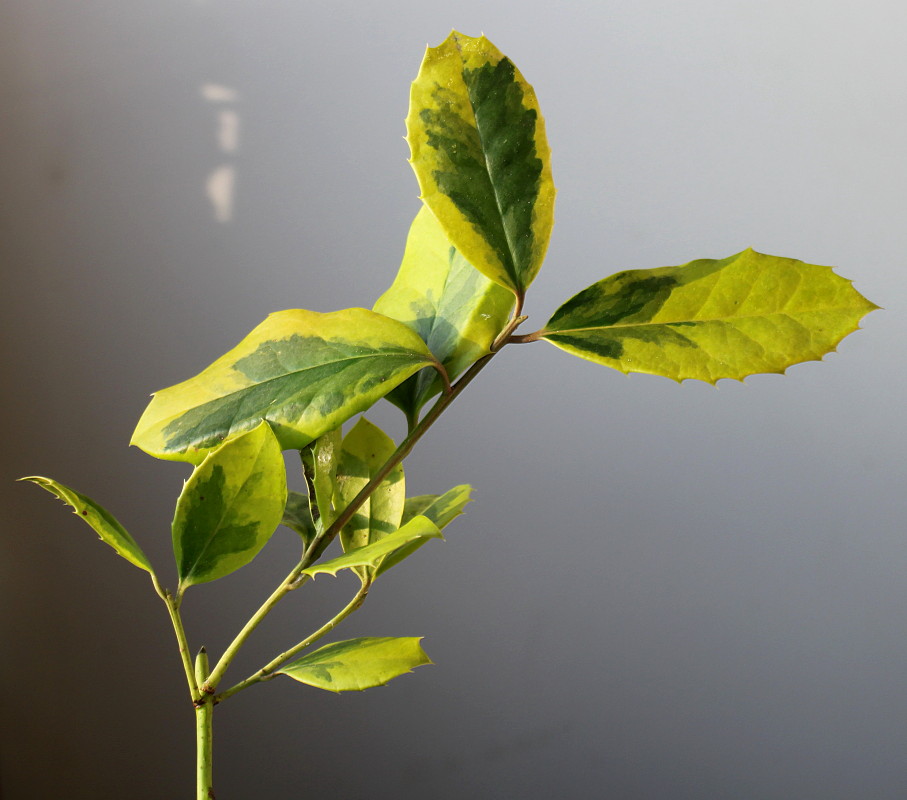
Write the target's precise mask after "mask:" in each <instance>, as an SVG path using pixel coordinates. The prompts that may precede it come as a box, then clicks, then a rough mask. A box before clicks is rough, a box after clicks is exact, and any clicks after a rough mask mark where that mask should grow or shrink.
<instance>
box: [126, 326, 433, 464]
mask: <svg viewBox="0 0 907 800" xmlns="http://www.w3.org/2000/svg"><path fill="white" fill-rule="evenodd" d="M436 363H437V362H436V361H435V359H434V357H433V356H432V355H431V352H430V351H429V350H428V348H427V347H426V345H425V342H423V341H422V340H421V339H420V338H419V336H418V335H417V334H415V333H414V332H413V331H412V330H410V329H409V328H408V327H406V325H403V324H402V323H400V322H398V321H397V320H394V319H390V318H389V317H385V316H383V315H381V314H376V313H375V312H374V311H368V310H366V309H364V308H351V309H346V310H345V311H335V312H331V313H328V314H319V313H317V312H314V311H303V310H299V309H297V310H292V311H279V312H277V313H275V314H271V315H270V316H269V317H268V318H267V319H266V320H265V321H264V322H263V323H261V325H259V326H258V327H257V328H255V329H254V330H253V331H252V332H251V333H250V334H249V335H248V336H247V337H246V338H245V339H243V340H242V341H241V342H240V343H239V344H238V345H237V346H236V347H234V348H233V349H232V350H230V351H229V352H228V353H227V354H226V355H224V356H222V357H221V358H219V359H218V360H217V361H215V362H214V363H213V364H212V365H211V366H209V367H208V368H207V369H205V370H204V371H202V372H201V373H199V374H198V375H196V376H195V377H194V378H190V379H189V380H188V381H185V382H183V383H180V384H177V385H176V386H172V387H170V388H169V389H164V390H163V391H160V392H156V393H155V395H154V398H153V399H152V401H151V403H150V404H149V405H148V407H147V408H146V409H145V413H144V414H143V415H142V418H141V419H140V420H139V423H138V426H137V427H136V429H135V433H133V435H132V442H131V443H132V444H135V445H137V446H138V447H140V448H142V449H143V450H144V451H145V452H146V453H149V454H151V455H153V456H157V457H158V458H165V459H172V460H176V461H190V462H192V463H195V464H197V463H199V462H201V460H202V459H203V458H204V457H205V455H206V454H207V453H208V452H209V451H210V450H212V449H213V448H215V447H217V446H218V445H220V444H222V443H223V442H224V441H226V440H227V439H229V438H231V437H233V436H236V435H237V434H239V433H243V432H244V431H248V430H251V429H252V428H254V427H256V426H257V425H258V424H259V423H260V422H261V421H262V420H267V421H268V422H269V423H270V424H271V427H272V428H273V430H274V432H275V434H276V435H277V439H278V441H279V442H280V446H281V447H282V448H283V449H285V450H286V449H299V448H302V447H303V446H305V445H306V444H308V443H309V442H311V441H312V440H313V439H315V438H317V437H319V436H321V435H322V434H323V433H327V432H328V431H330V430H333V429H334V428H338V427H340V425H341V424H342V423H343V422H344V421H346V420H347V419H349V418H350V417H352V416H353V415H355V414H357V413H359V412H360V411H364V410H365V409H366V408H368V407H369V406H371V405H372V404H373V403H374V402H375V401H376V400H378V399H380V398H381V397H383V396H384V395H385V394H387V393H388V392H389V391H390V390H391V389H393V388H394V387H395V386H397V385H398V384H400V383H402V382H403V381H404V380H406V379H407V378H408V377H409V376H410V375H413V374H414V373H416V372H418V371H419V370H420V369H422V368H424V367H426V366H435V365H436Z"/></svg>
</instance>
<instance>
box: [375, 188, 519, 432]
mask: <svg viewBox="0 0 907 800" xmlns="http://www.w3.org/2000/svg"><path fill="white" fill-rule="evenodd" d="M513 303H514V296H513V294H512V293H511V292H509V291H507V289H504V288H503V287H501V286H498V284H496V283H494V282H492V281H490V280H489V279H488V278H486V277H485V276H484V275H482V273H480V272H479V271H478V270H476V269H475V267H473V266H472V265H471V264H470V263H469V262H468V261H467V260H466V259H465V258H463V256H462V255H460V253H459V252H458V251H457V250H456V248H454V247H453V246H451V244H450V242H449V241H448V239H447V236H446V235H445V233H444V230H443V229H442V228H441V226H440V225H439V224H438V221H437V219H435V216H434V214H432V213H431V211H430V210H429V209H428V208H427V207H426V206H422V208H421V210H420V211H419V213H418V214H416V218H415V219H414V220H413V224H412V227H411V228H410V230H409V236H408V237H407V239H406V250H405V251H404V254H403V262H402V263H401V265H400V270H399V272H398V273H397V277H396V279H395V280H394V283H393V285H392V286H391V287H390V289H388V290H387V291H386V292H385V293H384V294H383V295H381V297H380V298H378V302H376V303H375V311H378V312H379V313H381V314H385V315H386V316H388V317H393V318H394V319H397V320H400V321H401V322H403V323H404V324H405V325H407V326H409V327H410V328H412V329H413V330H414V331H415V332H416V333H418V334H419V336H420V337H422V340H423V341H424V342H425V343H426V344H427V345H428V348H429V350H431V352H432V353H433V354H434V356H435V358H437V359H438V361H440V362H441V363H442V364H443V366H444V368H445V369H446V370H447V375H448V377H449V379H450V380H453V379H454V378H456V377H457V376H458V375H460V374H461V373H462V372H463V371H464V370H465V369H466V368H467V367H469V366H470V365H471V364H473V363H474V362H476V361H478V360H479V359H480V358H481V357H482V356H484V355H486V354H487V353H488V352H489V351H490V347H491V344H492V342H493V341H494V339H495V337H496V336H497V335H498V334H499V333H500V332H501V331H502V330H503V328H504V327H505V326H506V324H507V321H508V319H509V317H510V312H511V309H512V308H513ZM443 388H444V385H443V382H442V380H441V376H440V375H439V373H438V371H437V370H422V371H421V372H417V373H416V374H415V375H413V376H412V377H411V378H407V380H406V381H404V382H403V383H402V384H400V386H398V387H397V388H396V389H394V390H393V391H392V392H391V393H390V394H388V395H387V399H388V400H390V401H392V402H393V403H395V404H396V405H398V406H399V407H400V408H401V409H402V410H403V411H404V413H406V414H407V415H409V416H415V415H417V414H418V412H419V410H420V409H421V408H422V406H423V405H424V404H425V402H426V401H427V400H429V399H430V398H431V397H432V396H434V395H436V394H438V393H439V392H440V391H441V390H442V389H443Z"/></svg>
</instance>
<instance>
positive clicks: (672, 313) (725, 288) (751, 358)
mask: <svg viewBox="0 0 907 800" xmlns="http://www.w3.org/2000/svg"><path fill="white" fill-rule="evenodd" d="M875 308H878V306H876V305H875V304H874V303H871V302H870V301H868V300H867V299H866V298H865V297H863V296H862V295H861V294H860V293H859V292H857V291H856V290H855V289H854V288H853V286H852V285H851V283H850V281H848V280H845V279H844V278H841V277H839V276H837V275H835V273H834V272H832V270H831V269H830V268H829V267H820V266H816V265H814V264H805V263H803V262H802V261H796V260H794V259H791V258H780V257H777V256H767V255H763V254H761V253H756V252H754V251H753V250H746V251H744V252H742V253H738V254H737V255H734V256H731V257H730V258H725V259H723V260H721V261H714V260H711V259H702V260H700V261H692V262H690V263H689V264H686V265H684V266H680V267H661V268H658V269H648V270H630V271H628V272H619V273H617V274H616V275H612V276H611V277H610V278H605V279H604V280H602V281H599V282H598V283H595V284H593V285H592V286H590V287H589V288H587V289H584V290H583V291H582V292H580V293H579V294H577V295H576V296H575V297H573V298H572V299H570V300H568V301H567V302H566V303H564V305H562V306H561V307H560V308H559V309H558V310H557V311H556V312H555V313H554V316H552V317H551V319H550V320H549V321H548V324H547V325H546V326H545V328H544V329H542V331H540V332H539V336H540V337H541V338H544V339H545V340H546V341H549V342H551V344H553V345H556V346H557V347H559V348H561V349H562V350H566V351H567V352H568V353H573V354H574V355H578V356H580V357H581V358H585V359H588V360H589V361H595V362H597V363H599V364H605V365H606V366H609V367H614V368H615V369H618V370H620V371H621V372H625V373H626V372H647V373H651V374H653V375H664V376H666V377H668V378H673V379H674V380H677V381H682V380H685V379H687V378H696V379H698V380H702V381H706V382H708V383H715V382H716V381H718V380H720V379H721V378H735V379H738V380H741V379H743V378H744V377H746V376H747V375H752V374H754V373H758V372H784V370H785V369H786V368H787V367H789V366H791V365H792V364H797V363H800V362H801V361H816V360H820V359H821V358H822V356H823V355H824V354H825V353H828V352H830V351H831V350H833V349H834V348H835V346H836V345H837V344H838V342H840V341H841V339H843V338H844V337H845V336H847V334H849V333H851V332H852V331H854V330H856V329H857V327H859V321H860V319H861V318H862V317H863V316H864V315H865V314H867V313H868V312H869V311H872V310H873V309H875Z"/></svg>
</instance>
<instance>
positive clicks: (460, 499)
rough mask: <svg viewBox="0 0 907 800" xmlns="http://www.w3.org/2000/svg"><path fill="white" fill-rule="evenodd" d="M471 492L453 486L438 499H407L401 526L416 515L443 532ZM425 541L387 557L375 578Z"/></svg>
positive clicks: (460, 509)
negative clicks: (427, 520) (424, 518)
mask: <svg viewBox="0 0 907 800" xmlns="http://www.w3.org/2000/svg"><path fill="white" fill-rule="evenodd" d="M471 491H472V487H471V486H466V485H463V486H455V487H454V488H453V489H450V490H449V491H447V492H445V493H444V494H442V495H441V496H440V497H439V496H438V495H436V494H422V495H417V496H416V497H407V498H406V505H405V506H404V507H403V525H404V526H405V525H406V523H407V522H409V521H410V520H411V519H413V518H415V517H416V516H417V515H422V516H424V517H427V518H428V519H430V520H431V521H432V522H434V523H435V525H437V526H438V530H443V529H444V528H445V527H447V526H448V525H449V524H450V523H451V522H453V521H454V519H456V518H457V517H458V516H460V514H462V513H463V507H464V506H465V505H466V504H467V503H468V502H469V501H470V500H471V499H472V498H471V497H470V496H469V494H470V492H471ZM401 530H402V528H401ZM426 541H427V540H426V539H418V540H416V541H414V542H412V543H411V544H408V545H405V546H404V547H401V548H400V549H399V550H396V551H394V552H393V553H391V554H390V555H388V556H387V558H385V559H384V561H382V562H381V565H380V566H379V567H378V570H377V571H376V572H375V577H378V576H379V575H383V574H384V573H385V572H387V571H388V570H389V569H390V568H391V567H393V566H395V565H397V564H399V563H400V562H401V561H403V559H404V558H409V556H411V555H412V554H413V553H415V552H416V550H418V549H419V548H420V547H422V545H423V544H425V542H426Z"/></svg>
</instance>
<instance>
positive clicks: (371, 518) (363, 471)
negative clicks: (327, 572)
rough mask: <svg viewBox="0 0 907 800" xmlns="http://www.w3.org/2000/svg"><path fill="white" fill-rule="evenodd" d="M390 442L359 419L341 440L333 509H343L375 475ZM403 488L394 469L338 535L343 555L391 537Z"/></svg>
mask: <svg viewBox="0 0 907 800" xmlns="http://www.w3.org/2000/svg"><path fill="white" fill-rule="evenodd" d="M395 449H396V448H395V446H394V442H393V440H392V439H391V438H390V437H389V436H388V435H387V434H386V433H384V431H382V430H381V429H380V428H379V427H378V426H377V425H373V424H372V423H371V422H369V421H368V420H367V419H365V417H361V418H360V419H359V421H358V422H357V423H356V425H355V426H354V427H353V429H352V430H351V431H350V432H349V433H348V434H347V435H346V436H345V437H344V439H343V446H342V447H341V451H340V459H339V461H338V463H337V484H336V490H335V494H334V507H335V508H336V509H337V510H338V512H339V511H340V509H343V508H346V506H347V505H349V503H350V501H351V500H352V499H353V498H354V497H355V496H356V495H357V494H359V491H360V490H361V489H362V488H363V487H364V486H365V485H366V484H367V483H368V482H369V481H370V480H371V479H372V478H373V477H374V476H375V475H376V474H377V473H378V470H379V469H380V468H381V467H382V466H384V463H385V462H386V461H387V459H388V458H389V457H390V456H391V455H392V454H393V452H394V450H395ZM405 502H406V484H405V481H404V477H403V467H402V466H401V465H397V466H396V467H395V468H394V469H393V470H392V471H391V473H390V474H389V475H388V476H387V477H386V478H385V479H384V481H383V482H382V483H381V485H380V486H379V487H378V489H377V490H376V491H375V492H374V493H373V494H372V496H371V497H370V498H369V499H368V500H366V501H365V502H364V503H363V504H362V506H361V507H360V508H359V510H358V511H357V512H356V513H355V514H354V515H353V518H352V519H351V520H350V521H349V522H348V523H347V524H346V525H344V526H343V530H342V531H341V532H340V544H341V545H342V546H343V549H344V551H346V552H349V551H350V550H356V549H358V548H360V547H365V546H366V545H367V544H371V543H372V542H377V541H378V540H379V539H381V538H383V537H384V536H387V535H388V534H389V533H393V532H394V531H395V530H397V528H399V527H400V519H401V517H402V516H403V505H404V503H405Z"/></svg>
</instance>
